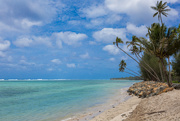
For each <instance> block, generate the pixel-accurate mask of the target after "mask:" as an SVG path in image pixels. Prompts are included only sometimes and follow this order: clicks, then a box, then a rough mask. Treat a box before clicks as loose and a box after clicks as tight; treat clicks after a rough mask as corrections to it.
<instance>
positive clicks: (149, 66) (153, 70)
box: [137, 54, 161, 81]
mask: <svg viewBox="0 0 180 121" xmlns="http://www.w3.org/2000/svg"><path fill="white" fill-rule="evenodd" d="M137 55H138V56H139V58H141V60H142V61H143V63H144V64H145V65H146V66H148V67H149V68H150V69H151V70H152V72H153V73H154V74H155V75H156V77H157V78H158V81H161V80H160V79H159V76H158V75H157V73H156V72H155V71H154V69H152V68H151V66H149V65H148V64H147V63H146V61H144V60H143V59H142V57H141V56H140V55H139V54H137Z"/></svg>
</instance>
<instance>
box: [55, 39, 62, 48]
mask: <svg viewBox="0 0 180 121" xmlns="http://www.w3.org/2000/svg"><path fill="white" fill-rule="evenodd" d="M56 45H57V46H58V47H59V48H62V41H61V40H57V41H56Z"/></svg>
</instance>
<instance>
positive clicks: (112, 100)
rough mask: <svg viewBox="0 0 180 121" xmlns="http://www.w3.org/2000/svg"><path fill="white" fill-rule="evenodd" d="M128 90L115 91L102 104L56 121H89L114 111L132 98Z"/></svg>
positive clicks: (126, 88)
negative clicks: (111, 110) (108, 111)
mask: <svg viewBox="0 0 180 121" xmlns="http://www.w3.org/2000/svg"><path fill="white" fill-rule="evenodd" d="M128 88H129V87H125V88H122V89H119V90H117V92H116V93H115V94H114V95H113V96H112V97H109V98H108V99H107V100H106V102H105V103H103V104H99V105H97V106H93V107H90V108H88V109H85V111H83V112H79V113H77V114H75V115H73V116H67V117H65V118H63V119H58V120H57V121H59V120H61V121H90V120H92V119H94V118H95V117H97V116H98V115H101V114H102V113H104V112H106V111H107V110H110V109H114V108H116V107H117V106H118V105H120V104H122V103H124V102H126V101H128V100H129V99H131V98H133V97H132V96H130V95H129V94H128V93H127V90H128Z"/></svg>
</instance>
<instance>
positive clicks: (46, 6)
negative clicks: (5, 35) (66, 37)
mask: <svg viewBox="0 0 180 121" xmlns="http://www.w3.org/2000/svg"><path fill="white" fill-rule="evenodd" d="M63 7H64V5H63V4H62V3H60V2H59V1H57V2H52V1H49V0H36V1H34V0H28V1H27V0H18V1H12V0H0V16H1V18H0V31H21V32H23V31H24V30H28V29H29V28H30V27H32V26H40V25H43V24H47V23H50V22H51V21H52V20H53V19H54V18H55V17H56V15H57V12H58V11H59V10H61V9H62V8H63Z"/></svg>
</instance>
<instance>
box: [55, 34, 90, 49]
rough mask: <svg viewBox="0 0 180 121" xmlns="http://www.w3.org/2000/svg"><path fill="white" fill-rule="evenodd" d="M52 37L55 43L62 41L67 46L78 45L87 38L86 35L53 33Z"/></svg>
mask: <svg viewBox="0 0 180 121" xmlns="http://www.w3.org/2000/svg"><path fill="white" fill-rule="evenodd" d="M53 36H54V37H55V38H56V40H57V41H63V42H64V43H65V44H67V45H75V46H77V45H80V44H81V41H82V40H84V39H86V38H87V35H86V34H82V33H75V32H70V31H68V32H59V33H53Z"/></svg>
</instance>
